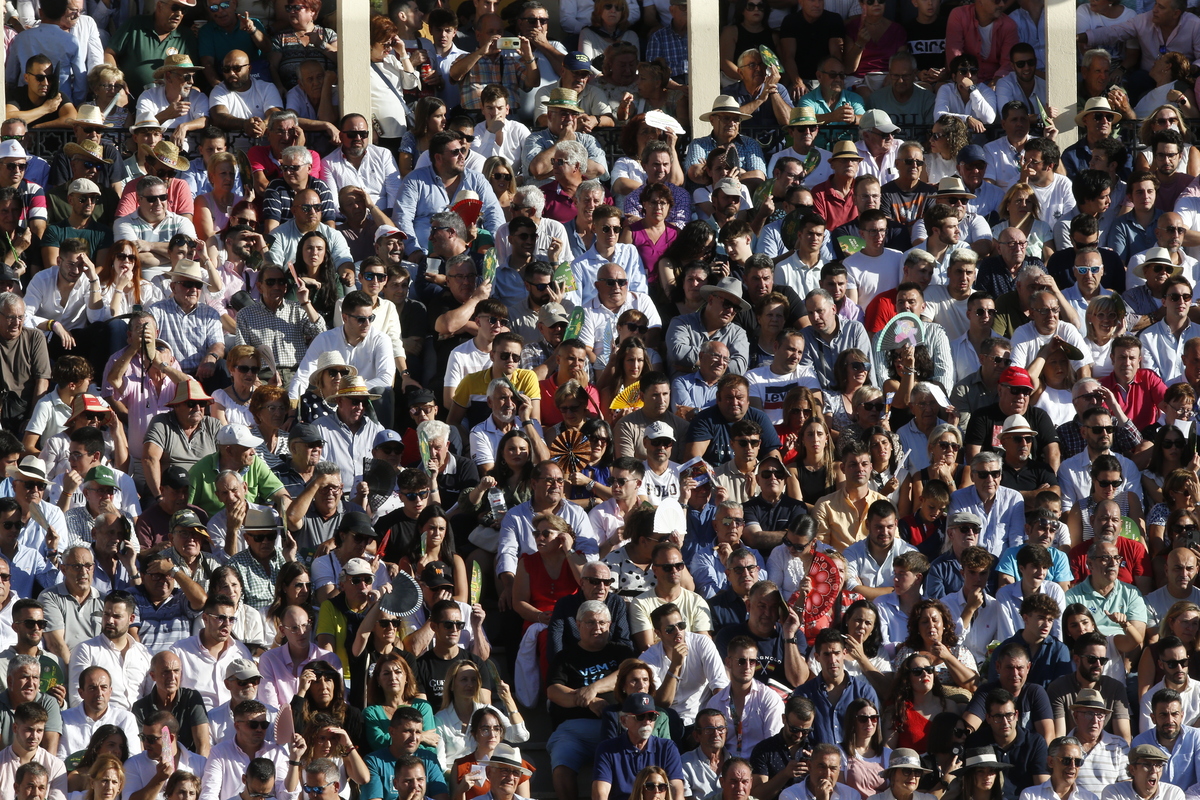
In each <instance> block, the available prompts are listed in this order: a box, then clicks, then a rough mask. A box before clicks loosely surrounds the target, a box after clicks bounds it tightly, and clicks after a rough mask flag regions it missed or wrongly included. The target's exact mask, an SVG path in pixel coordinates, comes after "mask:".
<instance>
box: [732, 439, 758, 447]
mask: <svg viewBox="0 0 1200 800" xmlns="http://www.w3.org/2000/svg"><path fill="white" fill-rule="evenodd" d="M733 443H734V444H736V445H737V446H739V447H758V446H759V445H760V444H762V440H761V439H734V440H733Z"/></svg>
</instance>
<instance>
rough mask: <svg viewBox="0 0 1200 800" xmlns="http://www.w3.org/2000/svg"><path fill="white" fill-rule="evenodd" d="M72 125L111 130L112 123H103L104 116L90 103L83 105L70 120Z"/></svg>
mask: <svg viewBox="0 0 1200 800" xmlns="http://www.w3.org/2000/svg"><path fill="white" fill-rule="evenodd" d="M71 124H72V125H91V126H93V127H96V128H111V127H112V123H109V122H105V121H104V114H103V113H101V111H100V109H99V108H97V107H96V106H94V105H92V104H91V103H84V104H83V105H81V106H80V107H79V110H78V111H77V112H76V114H75V119H73V120H71Z"/></svg>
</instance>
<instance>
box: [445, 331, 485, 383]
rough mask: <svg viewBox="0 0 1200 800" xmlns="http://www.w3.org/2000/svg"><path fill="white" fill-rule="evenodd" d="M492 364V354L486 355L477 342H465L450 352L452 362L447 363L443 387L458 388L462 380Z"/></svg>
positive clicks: (472, 340)
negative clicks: (477, 345) (476, 344)
mask: <svg viewBox="0 0 1200 800" xmlns="http://www.w3.org/2000/svg"><path fill="white" fill-rule="evenodd" d="M491 363H492V355H491V353H485V352H483V351H482V350H480V349H479V348H478V347H476V346H475V340H474V339H471V340H469V341H466V342H463V343H462V344H460V345H459V346H458V347H456V348H454V349H453V350H451V351H450V360H449V361H447V362H446V380H445V382H444V383H443V384H442V385H443V386H451V387H454V386H458V384H459V383H461V382H462V379H463V378H465V377H466V376H468V375H470V374H471V373H472V372H479V371H480V370H481V369H485V368H487V366H488V365H490V364H491Z"/></svg>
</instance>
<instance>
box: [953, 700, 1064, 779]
mask: <svg viewBox="0 0 1200 800" xmlns="http://www.w3.org/2000/svg"><path fill="white" fill-rule="evenodd" d="M1038 688H1039V689H1040V688H1041V687H1040V686H1039V687H1038ZM1016 733H1017V738H1016V739H1014V740H1013V742H1012V744H1010V745H1009V746H1008V747H1007V748H1001V747H1000V745H998V744H996V739H995V737H994V736H992V729H991V727H989V726H987V725H984V726H982V727H981V728H980V729H979V730H977V731H976V732H975V733H974V734H973V735H972V739H971V740H968V741H969V742H970V741H974V742H975V744H974V746H975V747H987V746H988V745H991V747H992V749H993V750H995V751H996V757H997V758H999V759H1000V760H1001V761H1004V762H1006V763H1008V764H1012V765H1013V767H1012V769H1008V770H1005V771H1004V800H1017V798H1018V797H1020V796H1021V792H1023V791H1024V790H1026V789H1028V788H1029V787H1030V786H1033V785H1034V784H1033V776H1034V775H1048V774H1049V768H1048V767H1047V766H1046V740H1045V739H1043V738H1042V737H1041V735H1040V734H1038V733H1034V732H1032V731H1028V730H1026V729H1025V728H1024V727H1023V726H1021V725H1017V726H1016Z"/></svg>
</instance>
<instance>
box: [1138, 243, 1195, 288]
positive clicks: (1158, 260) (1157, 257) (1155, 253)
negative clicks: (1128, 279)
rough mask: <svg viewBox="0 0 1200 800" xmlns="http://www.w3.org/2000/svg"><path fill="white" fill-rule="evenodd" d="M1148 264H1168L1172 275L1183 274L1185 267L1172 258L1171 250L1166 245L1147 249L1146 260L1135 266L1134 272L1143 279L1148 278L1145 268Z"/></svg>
mask: <svg viewBox="0 0 1200 800" xmlns="http://www.w3.org/2000/svg"><path fill="white" fill-rule="evenodd" d="M1147 264H1166V265H1167V266H1168V267H1170V268H1171V277H1172V278H1173V277H1175V276H1176V275H1182V274H1183V267H1182V266H1180V265H1179V264H1176V263H1175V262H1174V261H1172V260H1171V251H1170V250H1168V249H1167V248H1165V247H1151V248H1150V249H1149V250H1147V251H1146V260H1145V261H1143V262H1142V263H1141V264H1138V265H1137V266H1136V267H1134V268H1133V274H1134V275H1135V276H1137V277H1139V278H1141V279H1142V280H1145V279H1146V273H1145V270H1144V269H1143V268H1144V267H1145V266H1146V265H1147Z"/></svg>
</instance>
